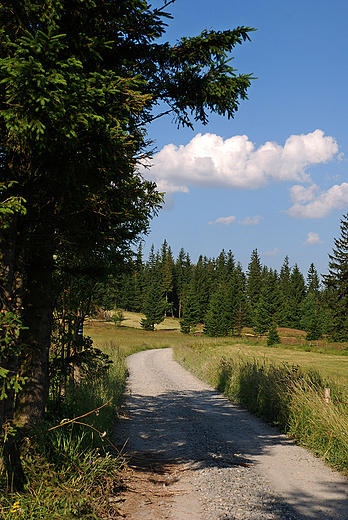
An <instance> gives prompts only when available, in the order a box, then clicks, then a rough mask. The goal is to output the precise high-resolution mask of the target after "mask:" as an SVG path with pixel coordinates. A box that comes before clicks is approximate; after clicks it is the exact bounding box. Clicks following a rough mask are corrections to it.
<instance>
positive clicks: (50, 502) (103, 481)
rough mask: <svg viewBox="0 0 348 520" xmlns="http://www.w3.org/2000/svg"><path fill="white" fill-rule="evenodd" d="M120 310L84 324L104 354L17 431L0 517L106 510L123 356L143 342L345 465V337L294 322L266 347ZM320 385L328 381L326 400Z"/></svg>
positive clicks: (118, 455) (113, 481)
mask: <svg viewBox="0 0 348 520" xmlns="http://www.w3.org/2000/svg"><path fill="white" fill-rule="evenodd" d="M124 318H125V320H124V321H123V322H122V325H121V326H117V327H116V326H115V324H114V323H113V322H112V321H105V320H91V321H89V322H88V323H86V324H85V327H84V334H85V335H87V336H90V337H91V338H92V340H93V342H94V346H95V347H97V348H99V349H101V350H102V351H103V352H105V353H107V354H108V355H109V356H110V358H111V360H112V361H113V363H112V365H111V367H110V368H109V370H107V371H105V372H103V373H101V374H97V375H95V376H93V377H87V378H86V379H85V380H82V382H81V384H79V385H76V386H74V387H72V388H70V391H69V392H67V395H66V398H65V399H64V400H63V401H62V402H61V404H60V408H59V410H54V409H49V410H48V413H47V417H46V420H45V423H44V425H43V427H42V429H41V430H40V431H37V432H35V433H34V434H33V436H32V437H31V438H30V439H27V440H26V444H25V445H24V446H23V453H22V463H23V469H24V471H25V474H26V477H27V485H26V489H25V493H13V492H12V490H11V483H10V482H4V481H2V482H0V487H1V490H2V491H3V492H2V493H1V494H0V518H1V519H3V520H13V519H14V518H25V519H26V520H41V519H42V520H43V519H46V518H52V519H53V520H54V519H57V520H58V519H60V520H72V519H74V518H79V519H81V520H84V519H86V520H87V519H90V518H95V519H101V518H109V517H112V515H113V514H115V505H113V503H112V497H113V496H114V495H115V493H117V489H118V487H119V486H121V485H122V471H123V468H125V467H126V464H127V457H126V455H125V453H124V448H123V447H122V446H118V445H115V439H114V428H115V423H116V422H117V414H118V412H119V410H120V406H121V403H122V398H123V392H124V385H125V381H126V377H127V369H126V363H125V359H126V357H127V356H128V355H130V354H132V353H135V352H138V351H140V350H144V349H152V348H166V347H171V348H173V351H174V357H175V359H177V361H178V362H180V363H181V364H182V365H183V366H184V367H186V368H187V369H188V370H190V371H191V372H192V373H194V374H196V375H197V377H199V378H200V379H202V380H204V381H206V382H208V383H209V384H211V385H212V386H214V387H215V388H217V389H219V390H220V391H221V392H223V393H224V394H225V395H226V396H227V397H228V398H229V399H231V400H232V401H234V402H236V403H239V404H241V405H242V406H243V407H245V408H246V409H248V410H250V411H251V412H252V413H254V414H255V415H257V416H259V417H261V418H262V419H264V420H265V421H267V422H269V423H271V424H273V425H275V426H277V427H278V428H279V429H280V430H281V431H283V432H286V433H287V434H288V435H289V436H290V437H291V438H293V439H294V440H295V441H296V442H297V443H298V444H301V445H303V446H305V447H307V448H308V449H310V450H311V451H312V452H313V453H315V454H316V455H317V456H318V457H321V458H322V459H323V460H324V461H325V462H326V463H327V464H329V465H330V466H331V467H333V468H335V469H337V470H339V471H341V472H342V473H343V474H346V475H347V474H348V441H347V438H346V437H347V432H348V410H347V407H348V388H347V381H348V356H347V355H346V353H347V350H346V348H347V346H346V345H343V344H339V345H331V344H326V342H325V344H324V345H322V344H321V345H320V344H318V345H316V344H315V345H309V344H306V343H305V342H304V341H303V339H301V338H300V337H299V334H300V333H299V331H293V332H291V331H289V330H286V331H283V332H284V334H286V338H287V340H288V339H289V337H290V338H291V334H293V341H291V342H292V343H293V344H292V345H291V344H290V345H289V344H287V345H281V346H275V347H267V345H266V344H265V338H259V339H258V343H256V340H257V338H256V339H255V338H254V337H251V336H250V335H246V336H243V337H240V338H209V337H207V336H204V335H199V331H198V333H197V335H184V334H182V333H181V332H180V329H179V322H178V320H175V319H172V318H166V319H165V320H164V322H163V323H161V324H160V326H156V328H157V330H155V331H153V332H150V331H144V330H142V329H141V328H140V325H139V321H140V318H141V316H139V315H138V314H134V313H126V312H125V313H124ZM244 332H245V333H246V334H250V331H247V330H246V331H244ZM301 343H302V345H301ZM325 388H330V400H329V402H327V401H326V400H325Z"/></svg>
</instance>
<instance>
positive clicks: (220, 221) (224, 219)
mask: <svg viewBox="0 0 348 520" xmlns="http://www.w3.org/2000/svg"><path fill="white" fill-rule="evenodd" d="M235 220H236V217H235V216H234V215H231V216H230V217H219V218H217V219H216V220H214V221H213V222H208V224H209V225H212V224H223V225H224V226H229V225H230V224H232V222H234V221H235Z"/></svg>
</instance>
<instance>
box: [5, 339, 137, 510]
mask: <svg viewBox="0 0 348 520" xmlns="http://www.w3.org/2000/svg"><path fill="white" fill-rule="evenodd" d="M106 348H107V347H106ZM108 350H109V353H110V355H111V357H112V360H113V365H112V367H111V368H110V369H109V371H108V372H107V373H105V374H103V375H101V376H100V377H99V376H98V377H97V376H95V377H92V378H89V379H88V381H83V382H82V383H81V385H78V386H76V387H74V388H72V389H70V392H67V399H66V401H65V402H64V403H63V405H62V407H61V410H60V413H59V414H57V412H52V411H51V412H48V413H47V414H46V419H45V424H44V425H43V427H42V429H41V430H40V431H36V432H34V433H33V435H32V436H31V438H30V439H28V440H27V441H26V443H25V444H24V445H23V449H22V464H23V469H24V472H25V475H26V478H27V484H26V489H25V493H13V492H12V491H11V486H10V485H9V484H8V483H7V482H6V481H5V480H4V478H3V479H2V481H1V480H0V518H1V519H3V520H13V519H23V520H24V519H25V520H41V519H42V520H43V519H45V520H46V519H47V518H50V519H52V520H58V519H59V520H73V519H74V520H76V519H81V520H87V519H89V520H90V519H95V520H97V519H101V518H109V517H111V513H112V514H114V511H113V512H112V508H111V506H110V504H109V497H110V496H111V495H112V494H113V493H114V491H115V489H117V487H118V486H119V485H120V473H121V470H122V468H123V467H124V464H125V461H124V457H123V455H122V453H119V451H118V449H117V447H114V446H113V442H112V439H113V428H114V424H115V420H116V415H117V409H118V407H119V405H120V402H121V400H122V395H123V390H124V384H125V379H126V374H127V371H126V366H125V362H124V359H125V356H126V355H127V353H128V352H127V350H126V349H119V348H116V347H115V348H114V347H113V346H112V345H108ZM111 398H112V400H111V401H110V399H111ZM108 401H110V402H109V404H107V405H106V406H103V405H104V404H105V403H107V402H108ZM91 411H92V413H90V412H91ZM81 416H83V417H81ZM61 419H63V424H60V421H61ZM69 420H70V422H68V421H69Z"/></svg>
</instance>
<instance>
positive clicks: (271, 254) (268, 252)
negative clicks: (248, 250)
mask: <svg viewBox="0 0 348 520" xmlns="http://www.w3.org/2000/svg"><path fill="white" fill-rule="evenodd" d="M278 253H279V249H278V248H277V247H275V248H274V249H273V251H265V252H264V253H263V254H264V255H265V256H275V255H277V254H278Z"/></svg>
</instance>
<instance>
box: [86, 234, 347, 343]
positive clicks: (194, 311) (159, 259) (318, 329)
mask: <svg viewBox="0 0 348 520" xmlns="http://www.w3.org/2000/svg"><path fill="white" fill-rule="evenodd" d="M337 245H338V248H339V249H338V250H336V251H334V252H333V254H332V255H330V263H329V274H328V275H326V276H324V279H323V283H322V282H321V279H320V276H319V274H318V272H317V269H316V267H315V265H314V263H311V264H310V266H309V269H308V272H307V273H306V274H305V275H304V274H303V273H301V271H300V269H299V267H298V265H297V264H295V265H293V266H291V265H290V263H289V257H288V256H286V257H285V258H284V261H283V264H282V266H281V269H280V271H279V272H277V271H276V270H274V269H271V268H269V267H267V266H266V265H263V264H262V262H261V258H260V255H259V253H258V251H257V249H255V250H253V251H252V253H251V256H250V261H249V263H248V266H247V270H246V272H244V271H243V268H242V266H241V264H240V262H237V261H236V260H235V257H234V255H233V253H232V251H228V252H226V251H225V250H222V251H221V253H220V254H219V255H218V256H217V257H216V258H207V257H206V256H202V255H201V256H200V257H199V258H198V261H197V262H196V263H193V262H192V260H191V258H190V255H189V253H187V252H185V250H184V249H183V248H182V249H181V250H180V252H179V254H178V256H177V258H174V256H173V253H172V250H171V247H170V246H169V245H168V243H167V241H166V240H165V241H164V242H163V244H162V246H161V248H160V250H158V251H155V250H154V246H152V248H151V250H150V253H149V256H148V259H147V260H146V261H145V260H144V259H143V252H142V246H141V244H140V245H139V248H138V251H137V254H136V256H135V258H134V260H133V261H132V262H131V264H130V265H129V266H128V269H127V270H125V271H123V272H122V273H118V274H113V275H109V277H108V279H107V280H106V281H105V282H104V283H102V284H100V283H99V284H97V285H96V287H95V301H96V302H97V303H98V304H99V305H100V306H101V307H103V308H104V309H106V310H111V309H116V308H121V309H124V310H129V311H134V312H142V313H144V314H145V319H144V320H143V321H142V326H144V328H145V329H146V330H153V329H154V326H155V324H158V323H160V322H161V321H163V319H164V317H165V316H172V317H176V318H179V319H180V325H181V331H182V332H184V333H190V332H193V331H194V330H195V328H196V326H197V324H199V323H200V324H202V325H203V326H204V329H203V330H204V332H205V333H206V334H207V335H209V336H228V335H239V334H240V333H241V330H242V328H243V327H251V328H252V329H253V331H254V332H255V333H256V334H258V335H263V334H266V333H268V334H269V336H272V337H273V338H274V339H275V340H276V339H277V337H276V336H274V334H275V329H276V327H289V328H293V329H301V330H304V331H306V338H307V339H308V340H316V339H320V338H322V337H323V335H326V336H330V337H331V338H333V339H334V340H344V339H348V338H347V327H346V326H345V324H344V320H345V316H346V307H345V304H344V302H342V296H341V295H340V291H341V292H342V287H341V283H340V282H339V281H338V273H340V272H341V270H342V269H344V268H343V267H342V266H340V265H338V264H337V261H336V260H337V256H339V255H340V254H341V253H340V252H339V251H340V246H341V245H342V244H341V242H340V241H337ZM343 261H344V262H345V261H347V259H344V260H343ZM347 269H348V268H347ZM340 277H341V278H342V275H340Z"/></svg>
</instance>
